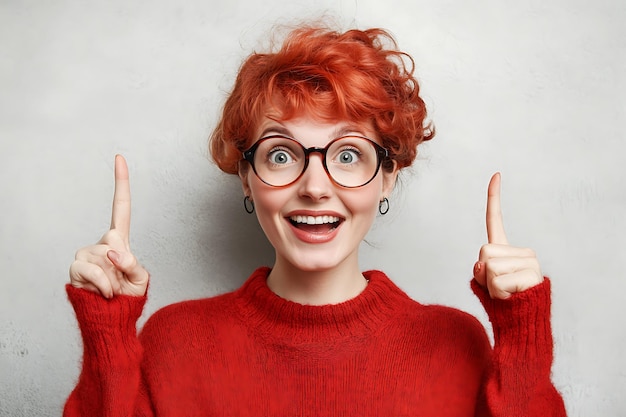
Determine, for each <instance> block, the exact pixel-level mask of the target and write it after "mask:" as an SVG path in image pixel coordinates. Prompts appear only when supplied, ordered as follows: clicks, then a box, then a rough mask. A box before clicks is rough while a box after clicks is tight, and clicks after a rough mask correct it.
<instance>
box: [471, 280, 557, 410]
mask: <svg viewBox="0 0 626 417" xmlns="http://www.w3.org/2000/svg"><path fill="white" fill-rule="evenodd" d="M471 285H472V290H473V291H474V293H475V294H476V295H477V296H478V298H479V299H480V302H481V303H482V305H483V306H484V308H485V310H486V311H487V314H488V316H489V321H490V322H491V324H492V326H493V334H494V347H493V352H492V359H491V361H490V364H489V368H488V369H487V370H486V374H485V377H484V381H483V387H482V392H481V397H480V398H479V401H478V410H477V412H476V415H477V416H480V417H505V416H506V417H515V416H520V417H522V416H524V417H562V416H565V415H566V412H565V406H564V404H563V399H562V398H561V395H560V394H559V393H558V391H557V390H556V389H555V388H554V386H553V385H552V381H551V379H550V374H551V367H552V358H553V341H552V330H551V326H550V281H549V280H548V279H547V278H546V279H545V280H544V281H543V283H541V284H539V285H537V286H535V287H532V288H530V289H528V290H526V291H524V292H521V293H517V294H514V295H513V296H511V297H510V298H509V299H507V300H499V299H492V298H491V297H490V296H489V294H488V292H487V291H486V290H485V289H484V288H483V287H481V286H480V285H479V284H478V283H477V282H476V281H475V280H472V282H471Z"/></svg>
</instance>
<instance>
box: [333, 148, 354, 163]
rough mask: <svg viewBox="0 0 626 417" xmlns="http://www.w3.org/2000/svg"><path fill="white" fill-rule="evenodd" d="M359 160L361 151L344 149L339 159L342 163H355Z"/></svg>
mask: <svg viewBox="0 0 626 417" xmlns="http://www.w3.org/2000/svg"><path fill="white" fill-rule="evenodd" d="M358 160H359V153H358V152H357V151H355V150H349V149H346V150H343V151H341V153H340V154H339V158H338V161H339V162H340V163H342V164H353V163H355V162H357V161H358Z"/></svg>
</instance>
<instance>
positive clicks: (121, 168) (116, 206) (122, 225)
mask: <svg viewBox="0 0 626 417" xmlns="http://www.w3.org/2000/svg"><path fill="white" fill-rule="evenodd" d="M111 229H116V230H117V231H119V232H120V234H121V235H122V236H123V237H124V239H125V240H126V242H128V236H129V233H130V182H129V180H128V165H126V160H125V159H124V157H123V156H122V155H115V194H114V195H113V210H112V214H111Z"/></svg>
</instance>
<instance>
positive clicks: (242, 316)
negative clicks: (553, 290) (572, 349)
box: [64, 267, 565, 417]
mask: <svg viewBox="0 0 626 417" xmlns="http://www.w3.org/2000/svg"><path fill="white" fill-rule="evenodd" d="M269 271H270V270H269V268H265V267H264V268H259V269H257V270H256V271H255V272H254V273H253V274H252V275H251V276H250V278H249V279H248V280H247V281H246V282H245V283H244V284H243V286H241V288H239V289H238V290H236V291H234V292H230V293H227V294H223V295H220V296H216V297H212V298H208V299H201V300H192V301H185V302H181V303H177V304H173V305H170V306H168V307H165V308H163V309H161V310H159V311H158V312H156V313H155V314H154V315H153V316H152V317H151V318H150V319H149V320H148V321H147V322H146V324H145V325H144V327H143V329H142V331H141V334H140V335H139V336H138V335H137V332H136V321H137V319H138V318H139V316H140V315H141V312H142V310H143V306H144V303H145V301H146V298H145V297H131V296H117V297H115V298H113V299H111V300H107V299H105V298H103V297H101V296H100V295H98V294H95V293H92V292H89V291H86V290H82V289H77V288H74V287H72V286H71V285H68V286H67V292H68V296H69V299H70V301H71V303H72V305H73V307H74V310H75V312H76V316H77V319H78V323H79V326H80V330H81V333H82V337H83V347H84V353H83V364H82V372H81V375H80V378H79V381H78V384H77V386H76V388H75V389H74V391H73V392H72V393H71V395H70V397H69V399H68V400H67V403H66V405H65V412H64V415H65V416H67V417H73V416H90V417H91V416H168V417H176V416H316V417H324V416H394V417H396V416H397V417H400V416H420V417H429V416H437V417H447V416H450V417H463V416H468V417H470V416H474V417H475V416H481V417H482V416H485V417H487V416H491V417H495V416H498V417H500V416H501V417H504V416H506V417H515V416H520V417H521V416H524V417H533V416H537V417H538V416H541V417H551V416H552V417H556V416H564V415H565V410H564V406H563V401H562V399H561V397H560V395H559V394H558V392H557V391H556V390H555V388H554V387H553V385H552V383H551V381H550V368H551V364H552V334H551V329H550V283H549V281H548V280H547V279H546V280H545V281H544V283H542V284H540V285H538V286H536V287H533V288H531V289H529V290H527V291H525V292H523V293H519V294H515V295H513V296H512V297H511V298H510V299H508V300H493V299H491V298H490V297H489V295H488V294H486V292H485V291H484V290H483V289H482V288H481V287H480V286H479V285H478V284H476V283H475V282H473V283H472V288H473V290H474V292H475V293H476V294H477V296H478V297H479V299H480V301H481V302H482V304H483V305H484V307H485V309H486V311H487V313H488V315H489V318H490V320H491V322H492V324H493V330H494V338H495V346H494V347H493V348H492V347H491V346H490V343H489V339H488V337H487V335H486V333H485V330H484V328H483V327H482V325H481V324H480V323H479V322H478V321H477V320H476V319H475V318H474V317H472V316H470V315H468V314H466V313H463V312H461V311H459V310H456V309H453V308H449V307H443V306H439V305H422V304H420V303H418V302H416V301H413V300H412V299H410V298H409V297H408V296H407V295H406V294H405V293H404V292H403V291H402V290H401V289H399V288H398V287H397V286H396V285H394V284H393V283H392V282H391V281H390V280H389V278H388V277H387V276H386V275H385V274H383V273H382V272H379V271H369V272H365V273H364V275H365V277H366V278H367V279H368V280H369V284H368V285H367V287H366V289H365V290H364V291H363V292H362V293H361V294H359V295H358V296H357V297H355V298H353V299H351V300H348V301H346V302H343V303H340V304H335V305H325V306H307V305H301V304H297V303H294V302H291V301H288V300H285V299H282V298H280V297H279V296H277V295H276V294H274V293H273V292H272V291H271V290H270V289H269V288H268V287H267V284H266V278H267V275H268V273H269Z"/></svg>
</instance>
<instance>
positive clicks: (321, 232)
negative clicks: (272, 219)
mask: <svg viewBox="0 0 626 417" xmlns="http://www.w3.org/2000/svg"><path fill="white" fill-rule="evenodd" d="M287 219H288V221H289V224H290V225H291V229H292V230H293V232H294V234H295V235H296V237H298V238H299V239H300V240H302V241H304V242H307V243H324V242H328V241H330V240H332V239H333V238H334V237H335V235H336V234H337V230H338V228H339V226H340V225H341V222H342V221H343V218H341V217H340V216H338V215H337V214H336V213H324V214H317V213H297V214H292V215H290V216H288V217H287Z"/></svg>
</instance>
